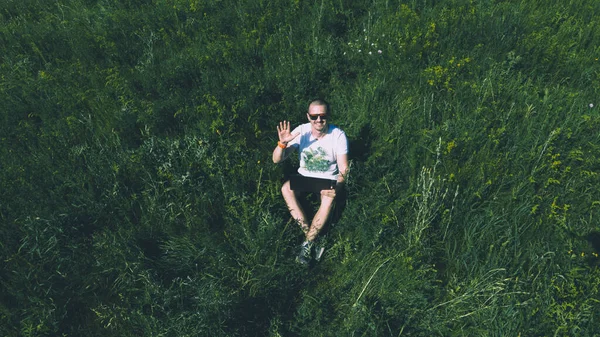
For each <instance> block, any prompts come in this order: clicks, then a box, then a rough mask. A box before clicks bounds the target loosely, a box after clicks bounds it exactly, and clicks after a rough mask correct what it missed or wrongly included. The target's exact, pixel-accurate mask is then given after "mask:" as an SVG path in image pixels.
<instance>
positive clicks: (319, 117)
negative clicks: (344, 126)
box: [307, 105, 327, 131]
mask: <svg viewBox="0 0 600 337" xmlns="http://www.w3.org/2000/svg"><path fill="white" fill-rule="evenodd" d="M307 118H308V121H309V122H310V125H311V126H312V129H313V130H315V131H323V130H325V128H326V127H327V113H326V107H325V106H324V105H311V106H309V107H308V114H307Z"/></svg>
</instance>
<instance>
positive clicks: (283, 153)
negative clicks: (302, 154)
mask: <svg viewBox="0 0 600 337" xmlns="http://www.w3.org/2000/svg"><path fill="white" fill-rule="evenodd" d="M299 134H300V133H299V132H296V133H294V134H292V133H291V132H290V122H288V121H283V122H279V125H278V126H277V135H278V136H279V142H277V147H275V150H273V162H274V163H275V164H277V163H280V162H281V161H283V160H284V159H285V158H286V157H287V155H288V154H289V153H290V152H291V151H293V148H290V147H288V143H289V142H291V141H292V140H294V138H296V137H297V136H298V135H299Z"/></svg>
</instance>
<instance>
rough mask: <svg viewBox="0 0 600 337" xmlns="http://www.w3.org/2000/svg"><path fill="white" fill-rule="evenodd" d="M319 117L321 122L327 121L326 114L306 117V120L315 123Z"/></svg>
mask: <svg viewBox="0 0 600 337" xmlns="http://www.w3.org/2000/svg"><path fill="white" fill-rule="evenodd" d="M319 117H321V120H326V119H327V115H326V114H322V115H310V114H309V115H308V118H310V120H311V121H316V120H317V118H319Z"/></svg>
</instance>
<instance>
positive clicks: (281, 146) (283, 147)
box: [277, 142, 287, 149]
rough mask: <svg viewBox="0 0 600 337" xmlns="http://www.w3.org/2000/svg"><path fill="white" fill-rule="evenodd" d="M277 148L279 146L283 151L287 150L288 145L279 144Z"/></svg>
mask: <svg viewBox="0 0 600 337" xmlns="http://www.w3.org/2000/svg"><path fill="white" fill-rule="evenodd" d="M277 146H279V147H280V148H282V149H285V148H286V147H287V145H285V144H283V143H282V142H277Z"/></svg>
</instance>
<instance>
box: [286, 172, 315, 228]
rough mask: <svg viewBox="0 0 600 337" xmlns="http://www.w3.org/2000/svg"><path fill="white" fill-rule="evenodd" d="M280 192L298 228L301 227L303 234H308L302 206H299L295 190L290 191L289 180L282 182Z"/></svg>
mask: <svg viewBox="0 0 600 337" xmlns="http://www.w3.org/2000/svg"><path fill="white" fill-rule="evenodd" d="M281 194H283V199H284V200H285V203H286V204H287V207H288V209H289V210H290V214H291V215H292V218H294V219H295V220H296V222H297V223H298V225H300V228H302V231H303V232H304V234H305V235H306V234H308V232H309V229H310V225H309V224H308V222H307V221H306V216H305V215H304V210H303V209H302V206H300V203H298V196H297V195H296V192H294V191H292V189H291V188H290V181H289V180H288V181H286V182H285V183H283V186H282V187H281Z"/></svg>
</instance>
